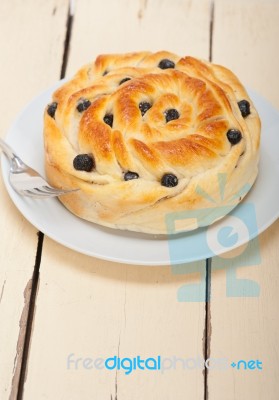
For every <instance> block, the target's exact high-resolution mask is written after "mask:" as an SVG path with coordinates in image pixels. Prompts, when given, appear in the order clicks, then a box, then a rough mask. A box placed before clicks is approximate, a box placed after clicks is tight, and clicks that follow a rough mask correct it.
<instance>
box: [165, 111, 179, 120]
mask: <svg viewBox="0 0 279 400" xmlns="http://www.w3.org/2000/svg"><path fill="white" fill-rule="evenodd" d="M164 114H165V117H166V122H169V121H173V120H174V119H178V118H179V116H180V115H179V112H178V111H177V110H176V109H175V108H170V109H169V110H167V111H165V112H164Z"/></svg>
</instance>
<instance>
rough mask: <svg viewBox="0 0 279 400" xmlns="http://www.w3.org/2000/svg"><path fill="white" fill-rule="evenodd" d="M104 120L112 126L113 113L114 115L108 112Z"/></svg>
mask: <svg viewBox="0 0 279 400" xmlns="http://www.w3.org/2000/svg"><path fill="white" fill-rule="evenodd" d="M103 121H104V122H105V123H106V124H107V125H109V126H110V127H111V128H112V124H113V115H112V114H106V115H105V116H104V119H103Z"/></svg>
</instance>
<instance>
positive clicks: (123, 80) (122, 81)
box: [119, 78, 131, 86]
mask: <svg viewBox="0 0 279 400" xmlns="http://www.w3.org/2000/svg"><path fill="white" fill-rule="evenodd" d="M130 80H131V78H123V79H122V80H121V81H120V82H119V86H120V85H122V83H125V82H127V81H130Z"/></svg>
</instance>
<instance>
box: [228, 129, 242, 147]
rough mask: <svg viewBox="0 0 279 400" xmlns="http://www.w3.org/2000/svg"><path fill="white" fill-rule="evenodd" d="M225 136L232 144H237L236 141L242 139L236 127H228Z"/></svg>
mask: <svg viewBox="0 0 279 400" xmlns="http://www.w3.org/2000/svg"><path fill="white" fill-rule="evenodd" d="M227 138H228V140H229V142H230V143H231V144H232V145H234V144H237V143H238V142H240V140H241V139H242V134H241V132H240V131H239V130H238V129H230V130H228V132H227Z"/></svg>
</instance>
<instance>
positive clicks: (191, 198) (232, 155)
mask: <svg viewBox="0 0 279 400" xmlns="http://www.w3.org/2000/svg"><path fill="white" fill-rule="evenodd" d="M44 141H45V166H46V174H47V178H48V180H49V182H50V183H51V184H52V185H54V186H56V187H59V188H61V187H63V188H78V189H79V190H78V191H76V192H73V193H70V194H67V195H63V196H61V197H60V200H61V202H62V203H63V204H64V205H65V206H66V207H67V208H68V209H69V210H70V211H71V212H73V213H74V214H76V215H77V216H79V217H81V218H84V219H86V220H89V221H92V222H95V223H97V224H100V225H104V226H108V227H112V228H118V229H127V230H132V231H138V232H145V233H156V234H161V233H166V231H167V228H166V216H167V215H168V214H170V213H174V212H180V211H185V210H197V211H198V210H201V209H206V208H208V214H210V213H211V212H212V209H213V206H214V205H216V204H218V206H231V207H234V206H235V205H237V203H238V202H239V201H241V197H243V194H242V195H241V196H240V195H239V193H241V191H242V192H243V190H242V189H243V188H247V187H248V188H250V187H251V186H252V184H253V183H254V181H255V179H256V176H257V173H258V156H259V144H260V119H259V116H258V113H257V111H256V110H255V108H254V105H253V103H252V101H251V99H250V98H249V96H248V94H247V92H246V90H245V89H244V87H243V86H242V84H241V83H240V82H239V80H238V78H237V77H236V76H235V75H234V74H233V73H232V72H231V71H229V70H228V69H226V68H224V67H222V66H219V65H214V64H211V63H209V62H206V61H201V60H198V59H196V58H193V57H189V56H187V57H183V58H181V57H179V56H177V55H175V54H172V53H169V52H166V51H161V52H157V53H151V52H137V53H128V54H108V55H100V56H98V57H97V59H96V60H95V61H94V62H93V63H90V64H88V65H86V66H84V67H83V68H82V69H80V70H79V71H78V72H77V74H76V75H75V76H74V77H73V79H71V80H69V81H67V82H66V83H64V84H63V85H62V86H61V87H60V88H59V89H58V90H56V92H55V93H54V94H53V98H52V102H51V103H50V104H49V105H48V106H47V107H46V110H45V114H44ZM220 177H223V178H224V179H225V182H226V184H225V187H224V188H223V190H222V195H221V196H220ZM246 191H247V190H246ZM244 192H245V191H244ZM232 199H234V201H232ZM212 201H215V203H214V202H212ZM229 208H230V207H228V209H229ZM211 220H212V219H210V218H209V215H206V214H205V215H204V218H203V219H202V220H200V221H199V225H206V224H208V223H209V222H208V221H211ZM195 227H196V223H194V222H193V221H192V220H189V221H185V226H184V228H185V230H191V229H194V228H195Z"/></svg>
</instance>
